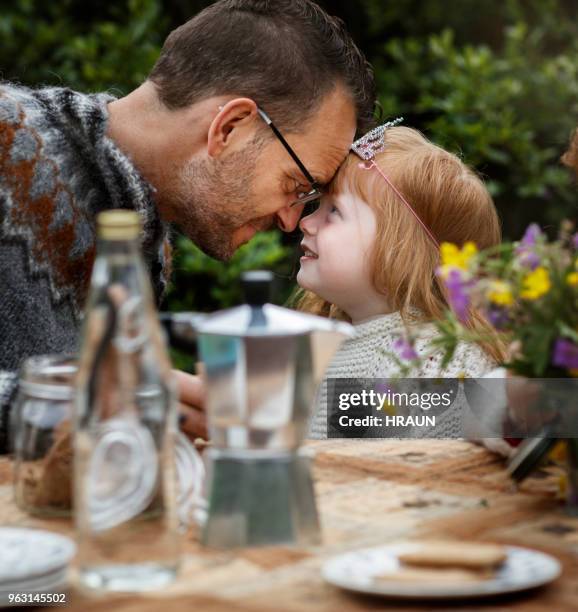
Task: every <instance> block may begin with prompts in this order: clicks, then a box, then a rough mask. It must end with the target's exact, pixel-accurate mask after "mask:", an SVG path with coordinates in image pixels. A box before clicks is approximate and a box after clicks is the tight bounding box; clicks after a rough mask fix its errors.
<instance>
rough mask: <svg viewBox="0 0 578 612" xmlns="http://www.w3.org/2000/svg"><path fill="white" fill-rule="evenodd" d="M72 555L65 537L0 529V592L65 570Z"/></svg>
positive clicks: (22, 530)
mask: <svg viewBox="0 0 578 612" xmlns="http://www.w3.org/2000/svg"><path fill="white" fill-rule="evenodd" d="M75 553H76V546H75V544H74V542H73V541H72V540H71V539H70V538H67V537H65V536H61V535H58V534H56V533H51V532H50V531H42V530H39V529H25V528H13V527H2V528H0V588H1V589H5V588H6V585H11V584H13V583H18V582H20V581H24V580H28V579H33V578H40V577H42V576H44V575H46V574H50V573H52V572H56V571H58V570H61V569H63V568H64V567H66V566H67V565H68V564H69V563H70V561H71V559H72V557H74V555H75Z"/></svg>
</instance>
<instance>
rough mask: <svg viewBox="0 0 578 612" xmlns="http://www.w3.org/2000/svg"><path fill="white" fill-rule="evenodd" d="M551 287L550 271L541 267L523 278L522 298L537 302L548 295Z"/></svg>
mask: <svg viewBox="0 0 578 612" xmlns="http://www.w3.org/2000/svg"><path fill="white" fill-rule="evenodd" d="M551 286H552V283H551V282H550V275H549V274H548V270H546V268H544V267H543V266H539V267H537V268H536V269H535V270H534V271H533V272H530V273H529V274H526V276H525V277H524V278H523V280H522V291H521V292H520V296H521V297H523V298H524V299H526V300H537V299H538V298H541V297H542V296H543V295H545V294H546V293H548V291H550V287H551Z"/></svg>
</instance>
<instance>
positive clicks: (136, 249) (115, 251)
mask: <svg viewBox="0 0 578 612" xmlns="http://www.w3.org/2000/svg"><path fill="white" fill-rule="evenodd" d="M139 254H140V245H139V241H138V236H137V237H135V238H130V239H126V240H110V239H107V238H103V237H101V236H99V237H98V242H97V256H99V255H125V256H133V255H139Z"/></svg>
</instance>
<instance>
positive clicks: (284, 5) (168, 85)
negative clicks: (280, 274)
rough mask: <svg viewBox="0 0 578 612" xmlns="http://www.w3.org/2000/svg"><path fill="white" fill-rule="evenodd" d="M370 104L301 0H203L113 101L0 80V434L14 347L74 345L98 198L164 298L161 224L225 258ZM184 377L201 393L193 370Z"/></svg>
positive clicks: (186, 392) (328, 27) (184, 392)
mask: <svg viewBox="0 0 578 612" xmlns="http://www.w3.org/2000/svg"><path fill="white" fill-rule="evenodd" d="M373 104H374V83H373V76H372V73H371V70H370V68H369V67H368V65H367V63H366V61H365V60H364V58H363V56H362V54H361V53H360V52H359V50H358V49H357V48H356V47H355V45H354V44H353V42H352V40H351V39H350V37H349V35H348V34H347V33H346V31H345V29H344V27H343V25H342V24H341V22H339V21H338V20H336V19H334V18H331V17H329V16H328V15H327V14H326V13H324V12H323V11H322V10H321V9H320V8H319V7H318V6H317V5H316V4H314V3H313V2H311V1H310V0H220V1H219V2H216V3H214V4H213V5H211V6H210V7H208V8H207V9H205V10H204V11H202V12H201V13H199V14H198V15H197V16H196V17H194V18H193V19H191V20H190V21H188V22H187V23H185V24H184V25H183V26H181V27H180V28H178V29H177V30H175V31H174V32H172V33H171V34H170V36H169V37H168V39H167V40H166V42H165V45H164V47H163V49H162V52H161V55H160V57H159V59H158V61H157V63H156V64H155V66H154V67H153V69H152V71H151V73H150V75H149V77H148V79H147V80H146V81H145V82H144V83H143V84H142V85H141V86H140V87H138V88H137V89H136V90H135V91H133V92H132V93H130V94H129V95H127V96H126V97H124V98H120V99H118V100H115V99H114V98H113V97H112V96H110V95H108V94H93V95H85V94H81V93H77V92H73V91H71V90H69V89H63V88H49V89H41V90H37V91H33V90H29V89H25V88H21V87H16V86H12V85H10V84H4V85H0V406H4V407H5V408H4V409H1V408H0V432H2V433H1V434H0V448H1V447H3V446H4V447H5V445H6V432H7V422H8V410H7V408H6V407H7V406H8V405H9V403H10V401H11V400H12V399H13V397H14V391H15V388H16V379H17V370H18V367H19V366H20V363H21V361H22V359H24V358H25V357H27V356H28V355H32V354H41V353H51V352H68V351H74V350H76V348H77V340H78V328H79V321H80V317H81V313H82V308H83V305H84V299H85V297H86V292H87V289H88V284H89V279H90V272H91V267H92V263H93V260H94V253H95V216H96V214H97V213H98V212H99V211H100V210H102V209H105V208H132V209H135V210H137V211H138V212H139V213H140V214H141V216H142V219H143V236H142V248H143V253H144V255H145V260H146V262H147V265H148V266H149V269H150V273H151V278H152V282H153V287H154V288H155V291H156V293H157V296H159V297H160V296H161V294H162V290H163V287H164V284H165V282H166V280H167V277H168V275H169V267H170V248H169V241H168V231H169V227H170V226H174V227H176V228H177V229H178V230H180V231H182V232H184V233H185V234H186V235H187V236H189V237H190V238H191V239H192V240H193V241H194V242H195V243H196V244H197V245H198V246H199V247H200V248H201V249H203V250H204V251H205V252H206V253H207V254H209V255H211V256H213V257H216V258H219V259H224V260H226V259H227V258H229V257H230V256H231V255H232V253H233V252H234V251H235V249H236V248H238V247H239V246H240V245H241V244H243V243H245V242H247V241H248V240H250V239H251V237H252V236H253V235H254V234H255V233H256V232H257V231H259V230H263V229H265V228H268V227H270V226H272V225H273V224H277V225H278V226H279V227H280V228H281V229H282V230H283V231H292V230H293V229H294V228H295V227H296V225H297V223H298V220H299V216H300V215H301V212H302V209H303V206H304V204H305V203H306V202H308V201H310V200H311V199H315V198H316V197H317V195H318V193H319V190H320V189H321V188H322V186H323V185H324V184H326V183H327V182H329V181H330V180H331V178H332V176H333V175H334V174H335V172H336V170H337V168H338V167H339V165H340V164H341V162H342V161H343V159H344V158H345V156H346V154H347V151H348V149H349V146H350V144H351V142H352V140H353V138H354V136H355V132H356V130H358V131H365V130H366V128H367V127H368V124H369V123H370V121H371V117H372V112H373ZM179 384H180V389H181V402H182V403H184V404H189V405H196V404H198V403H200V401H201V397H200V395H201V390H200V385H199V384H198V381H197V380H196V379H194V378H192V377H187V376H185V375H180V376H179ZM185 412H186V415H188V416H186V419H185V420H187V419H188V420H190V423H189V426H188V427H185V428H187V429H188V430H189V431H190V432H191V433H193V434H194V433H195V431H196V430H198V428H197V427H196V425H195V423H196V422H197V421H199V418H198V415H197V414H196V413H195V412H194V411H190V410H189V411H185ZM201 421H202V419H201ZM200 425H202V423H200Z"/></svg>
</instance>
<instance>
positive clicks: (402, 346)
mask: <svg viewBox="0 0 578 612" xmlns="http://www.w3.org/2000/svg"><path fill="white" fill-rule="evenodd" d="M393 348H394V350H395V352H396V353H397V355H398V357H400V358H401V359H403V360H405V361H412V360H413V359H417V353H416V352H415V350H414V348H413V346H412V345H411V344H410V343H409V342H408V341H407V340H406V339H405V338H396V339H395V340H394V341H393Z"/></svg>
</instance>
